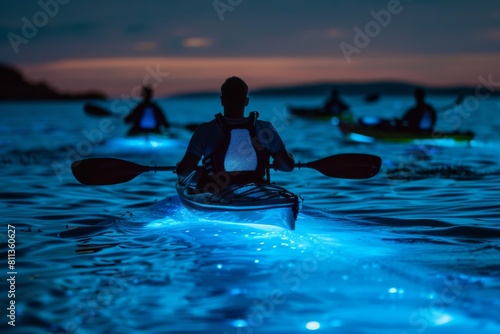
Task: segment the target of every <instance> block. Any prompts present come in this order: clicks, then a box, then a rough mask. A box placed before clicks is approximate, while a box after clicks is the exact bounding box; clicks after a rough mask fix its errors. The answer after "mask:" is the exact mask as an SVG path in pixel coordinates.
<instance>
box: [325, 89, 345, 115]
mask: <svg viewBox="0 0 500 334" xmlns="http://www.w3.org/2000/svg"><path fill="white" fill-rule="evenodd" d="M348 110H349V106H348V105H347V104H345V103H344V102H342V101H341V100H340V97H339V91H338V89H332V91H331V93H330V97H329V98H328V100H327V101H326V104H325V106H324V107H323V112H324V113H325V114H327V115H334V116H340V115H342V114H343V113H344V112H346V111H348Z"/></svg>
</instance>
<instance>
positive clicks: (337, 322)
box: [330, 320, 342, 327]
mask: <svg viewBox="0 0 500 334" xmlns="http://www.w3.org/2000/svg"><path fill="white" fill-rule="evenodd" d="M330 326H332V327H341V326H342V321H340V320H332V321H331V322H330Z"/></svg>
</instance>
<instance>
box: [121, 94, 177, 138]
mask: <svg viewBox="0 0 500 334" xmlns="http://www.w3.org/2000/svg"><path fill="white" fill-rule="evenodd" d="M142 96H143V101H142V102H141V103H139V104H138V105H137V106H136V107H135V108H134V110H132V112H131V113H130V114H129V115H128V116H127V117H125V119H124V121H125V123H127V124H128V123H132V124H133V126H132V128H131V129H130V130H129V132H128V135H129V136H133V135H142V134H148V133H161V127H162V126H163V127H164V128H165V129H168V128H170V123H169V122H168V121H167V118H166V117H165V115H164V114H163V111H162V110H161V109H160V107H159V106H158V105H157V104H156V103H154V102H153V101H152V100H151V99H152V97H153V90H152V89H151V88H149V87H146V86H144V87H143V88H142Z"/></svg>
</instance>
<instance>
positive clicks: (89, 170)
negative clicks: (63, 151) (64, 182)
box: [71, 158, 149, 185]
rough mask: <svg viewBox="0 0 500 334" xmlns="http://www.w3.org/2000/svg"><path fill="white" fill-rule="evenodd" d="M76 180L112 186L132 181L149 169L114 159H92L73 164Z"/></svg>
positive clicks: (88, 183)
mask: <svg viewBox="0 0 500 334" xmlns="http://www.w3.org/2000/svg"><path fill="white" fill-rule="evenodd" d="M71 171H72V172H73V175H74V176H75V178H76V179H77V180H78V181H79V182H80V183H82V184H87V185H110V184H118V183H124V182H127V181H130V180H132V179H133V178H135V177H136V176H138V175H139V174H141V173H144V172H147V171H149V167H147V166H142V165H138V164H135V163H132V162H129V161H125V160H121V159H114V158H90V159H84V160H79V161H75V162H73V163H72V164H71Z"/></svg>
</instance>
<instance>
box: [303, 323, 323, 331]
mask: <svg viewBox="0 0 500 334" xmlns="http://www.w3.org/2000/svg"><path fill="white" fill-rule="evenodd" d="M320 327H321V324H320V323H319V322H317V321H309V322H308V323H307V324H306V328H307V329H308V330H310V331H315V330H318V329H319V328H320Z"/></svg>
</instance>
